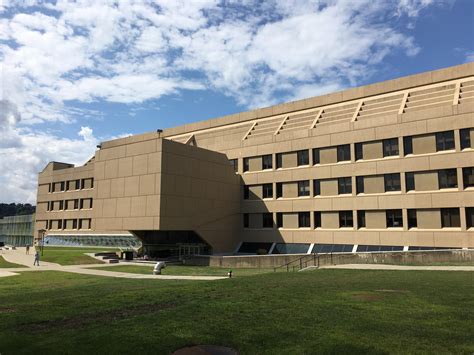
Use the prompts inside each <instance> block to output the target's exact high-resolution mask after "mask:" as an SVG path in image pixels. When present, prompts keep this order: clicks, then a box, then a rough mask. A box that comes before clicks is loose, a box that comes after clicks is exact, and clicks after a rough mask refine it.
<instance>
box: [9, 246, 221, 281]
mask: <svg viewBox="0 0 474 355" xmlns="http://www.w3.org/2000/svg"><path fill="white" fill-rule="evenodd" d="M0 255H1V256H3V258H4V259H5V260H6V261H8V262H10V263H14V264H19V265H24V266H26V267H21V268H8V269H1V270H0V277H2V276H13V275H16V273H17V272H25V271H62V272H71V273H74V274H84V275H94V276H107V277H118V278H126V279H154V280H195V281H213V280H222V279H226V278H227V277H224V276H184V275H183V276H179V275H151V274H150V275H146V274H132V273H128V272H116V271H102V270H95V269H91V268H95V267H104V266H111V265H110V264H87V265H59V264H55V263H49V262H42V261H41V260H40V266H33V261H34V253H30V255H26V253H25V248H18V249H17V250H2V251H1V253H0ZM122 265H123V264H122ZM127 265H130V264H129V263H127ZM132 265H133V264H132Z"/></svg>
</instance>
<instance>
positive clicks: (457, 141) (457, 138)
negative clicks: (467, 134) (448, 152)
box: [454, 129, 461, 152]
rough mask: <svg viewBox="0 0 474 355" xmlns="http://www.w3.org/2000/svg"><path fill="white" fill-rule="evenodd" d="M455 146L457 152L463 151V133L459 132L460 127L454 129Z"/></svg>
mask: <svg viewBox="0 0 474 355" xmlns="http://www.w3.org/2000/svg"><path fill="white" fill-rule="evenodd" d="M454 148H455V149H456V152H460V151H461V133H460V132H459V129H455V130H454Z"/></svg>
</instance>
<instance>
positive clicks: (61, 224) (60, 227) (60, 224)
mask: <svg viewBox="0 0 474 355" xmlns="http://www.w3.org/2000/svg"><path fill="white" fill-rule="evenodd" d="M58 229H63V220H62V219H60V220H58Z"/></svg>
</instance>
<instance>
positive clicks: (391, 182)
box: [383, 173, 401, 192]
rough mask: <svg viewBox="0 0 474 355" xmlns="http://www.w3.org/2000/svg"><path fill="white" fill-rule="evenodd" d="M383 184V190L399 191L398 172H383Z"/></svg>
mask: <svg viewBox="0 0 474 355" xmlns="http://www.w3.org/2000/svg"><path fill="white" fill-rule="evenodd" d="M383 179H384V184H385V192H390V191H400V190H401V186H400V174H398V173H396V174H385V175H384V176H383Z"/></svg>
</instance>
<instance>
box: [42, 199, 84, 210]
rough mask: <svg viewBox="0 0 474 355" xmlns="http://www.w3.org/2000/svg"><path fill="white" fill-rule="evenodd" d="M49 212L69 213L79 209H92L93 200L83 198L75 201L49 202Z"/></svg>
mask: <svg viewBox="0 0 474 355" xmlns="http://www.w3.org/2000/svg"><path fill="white" fill-rule="evenodd" d="M46 208H47V211H69V210H79V209H81V210H82V209H91V208H92V198H81V199H73V200H58V201H48V202H47V207H46Z"/></svg>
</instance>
